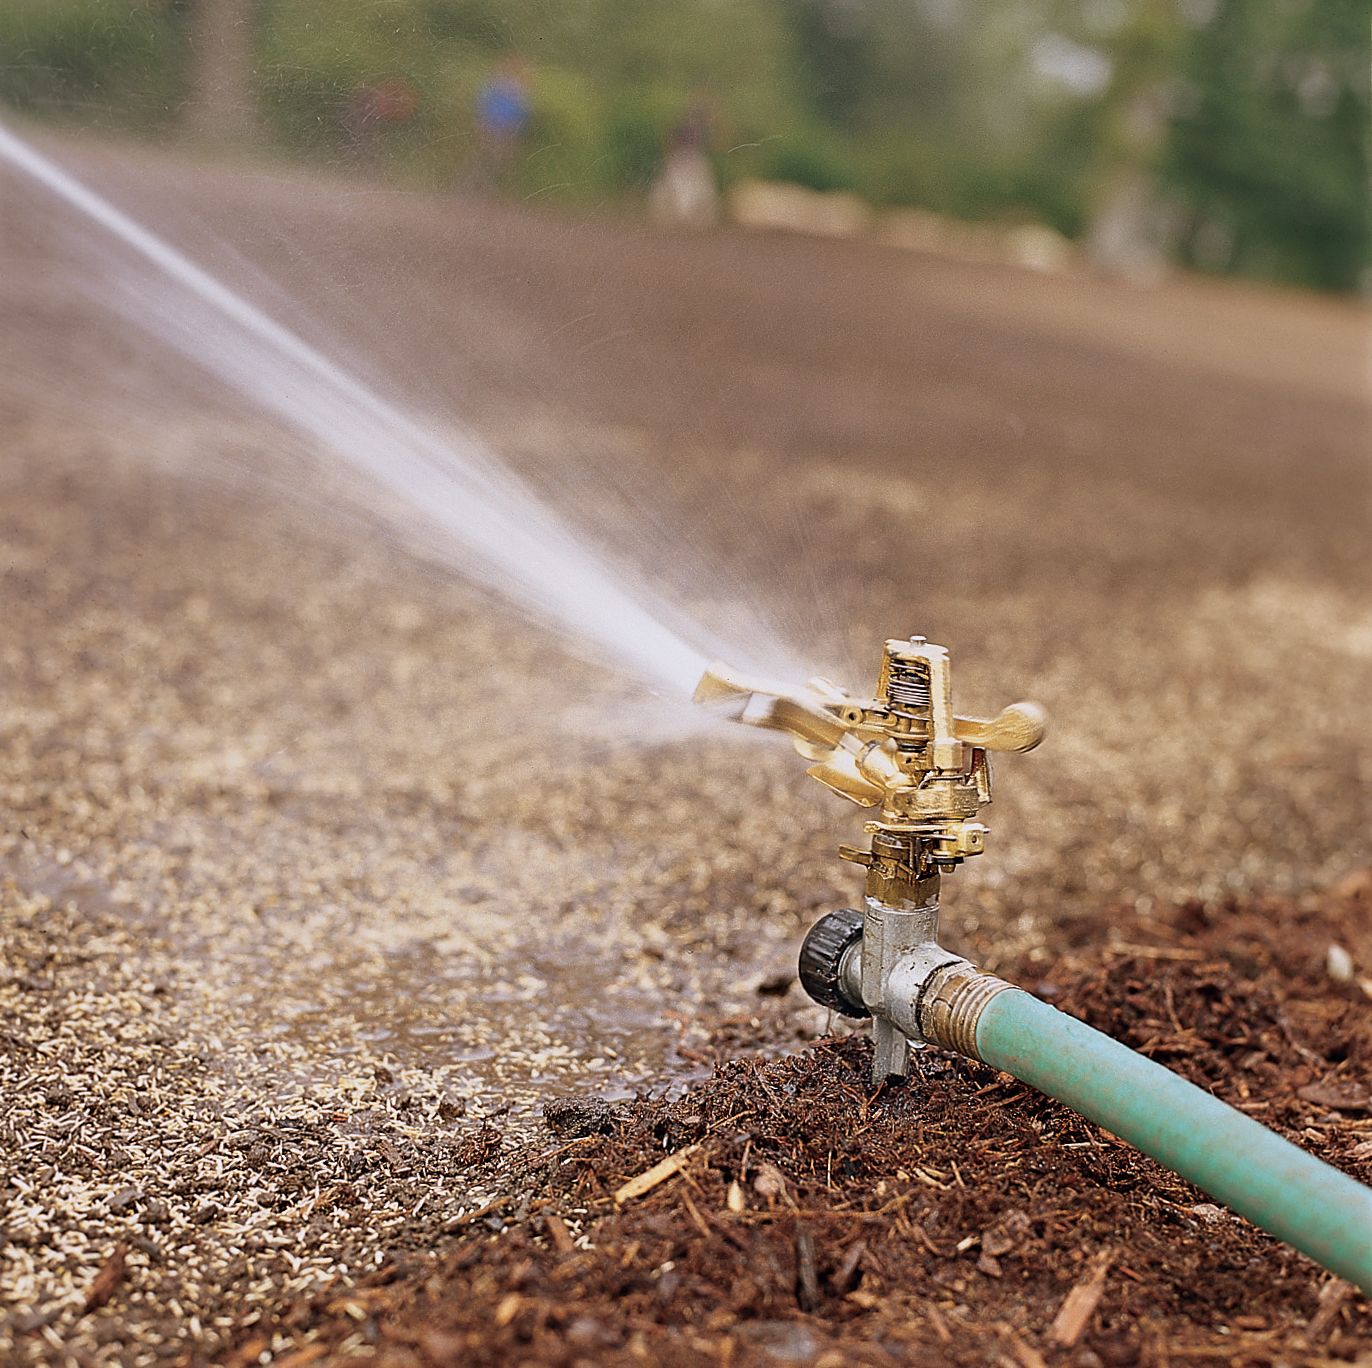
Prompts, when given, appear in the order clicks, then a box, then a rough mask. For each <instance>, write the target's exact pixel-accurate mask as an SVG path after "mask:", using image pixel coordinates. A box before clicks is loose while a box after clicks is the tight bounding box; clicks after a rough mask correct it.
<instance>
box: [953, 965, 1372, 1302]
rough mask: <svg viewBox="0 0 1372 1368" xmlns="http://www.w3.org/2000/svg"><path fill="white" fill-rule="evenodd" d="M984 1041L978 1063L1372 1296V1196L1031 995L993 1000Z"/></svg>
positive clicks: (982, 1027)
mask: <svg viewBox="0 0 1372 1368" xmlns="http://www.w3.org/2000/svg"><path fill="white" fill-rule="evenodd" d="M981 977H989V975H983V976H981ZM975 1034H976V1040H975V1044H976V1053H977V1055H978V1056H979V1057H980V1058H981V1059H983V1060H985V1061H986V1063H988V1064H990V1065H991V1066H992V1067H993V1068H996V1069H1001V1070H1003V1071H1004V1072H1005V1073H1008V1074H1013V1075H1014V1077H1016V1078H1018V1079H1019V1080H1020V1081H1021V1082H1024V1083H1028V1084H1030V1085H1031V1086H1032V1087H1035V1088H1037V1089H1038V1090H1039V1091H1040V1092H1042V1093H1047V1095H1048V1096H1049V1097H1055V1098H1057V1099H1058V1100H1059V1101H1060V1102H1065V1103H1066V1104H1067V1105H1068V1106H1069V1107H1071V1108H1073V1109H1074V1110H1075V1111H1078V1112H1080V1113H1081V1114H1082V1115H1083V1116H1085V1117H1087V1118H1088V1119H1089V1120H1091V1121H1094V1122H1096V1124H1097V1125H1100V1126H1104V1127H1105V1129H1106V1130H1108V1131H1109V1132H1110V1133H1111V1134H1112V1135H1118V1136H1119V1137H1120V1139H1122V1140H1127V1141H1128V1142H1129V1143H1130V1144H1131V1145H1134V1146H1136V1147H1137V1148H1139V1149H1141V1150H1142V1151H1143V1152H1144V1153H1145V1154H1149V1155H1152V1157H1153V1158H1154V1159H1156V1160H1158V1162H1159V1163H1162V1164H1165V1165H1166V1166H1167V1167H1168V1168H1170V1169H1171V1170H1172V1171H1173V1172H1174V1173H1179V1174H1180V1175H1181V1176H1182V1177H1183V1178H1185V1179H1187V1180H1188V1181H1189V1182H1192V1183H1194V1184H1195V1185H1196V1186H1197V1187H1198V1188H1201V1189H1202V1190H1203V1191H1205V1192H1208V1193H1209V1194H1210V1195H1211V1196H1212V1197H1214V1198H1215V1199H1216V1200H1218V1201H1221V1202H1223V1203H1224V1204H1225V1206H1227V1207H1230V1208H1231V1209H1232V1210H1234V1211H1237V1212H1238V1213H1239V1215H1240V1216H1246V1217H1247V1218H1248V1219H1249V1220H1250V1221H1252V1222H1253V1224H1254V1225H1256V1226H1260V1227H1261V1228H1262V1229H1263V1230H1265V1231H1267V1232H1268V1233H1269V1234H1271V1235H1275V1236H1276V1237H1277V1238H1278V1239H1279V1240H1285V1241H1286V1243H1287V1244H1289V1245H1291V1246H1292V1248H1294V1249H1299V1250H1300V1251H1301V1252H1302V1253H1303V1254H1308V1255H1309V1256H1310V1257H1311V1258H1312V1259H1314V1260H1315V1261H1316V1262H1317V1263H1320V1264H1323V1265H1324V1267H1325V1268H1327V1269H1329V1270H1330V1271H1331V1272H1333V1273H1337V1274H1338V1275H1339V1276H1340V1277H1342V1278H1347V1279H1348V1281H1349V1282H1351V1283H1353V1284H1355V1285H1356V1286H1358V1287H1360V1288H1361V1289H1362V1290H1363V1291H1364V1292H1366V1293H1368V1294H1369V1295H1372V1188H1367V1187H1364V1186H1363V1185H1362V1184H1361V1183H1359V1182H1356V1181H1355V1180H1354V1179H1352V1178H1350V1177H1349V1176H1348V1175H1347V1174H1345V1173H1340V1172H1339V1171H1338V1169H1335V1168H1331V1167H1330V1166H1329V1165H1328V1164H1326V1163H1324V1162H1322V1161H1321V1160H1319V1159H1316V1158H1315V1157H1314V1155H1312V1154H1307V1153H1306V1152H1305V1151H1304V1150H1302V1149H1299V1148H1297V1146H1295V1145H1293V1144H1291V1143H1290V1142H1289V1141H1287V1140H1283V1139H1282V1138H1281V1136H1279V1135H1277V1134H1275V1133H1274V1132H1273V1131H1270V1130H1268V1129H1267V1127H1266V1126H1263V1125H1259V1123H1258V1122H1256V1121H1254V1120H1253V1119H1252V1118H1251V1117H1248V1116H1245V1115H1244V1114H1243V1113H1242V1112H1239V1111H1235V1109H1234V1108H1233V1107H1231V1106H1229V1105H1228V1104H1227V1103H1224V1102H1221V1101H1220V1100H1219V1099H1218V1098H1216V1097H1212V1096H1211V1095H1210V1094H1209V1093H1208V1092H1205V1091H1204V1090H1203V1089H1201V1088H1198V1087H1196V1086H1195V1085H1194V1084H1192V1083H1188V1082H1187V1081H1186V1080H1185V1079H1184V1078H1179V1077H1178V1076H1177V1075H1176V1074H1174V1073H1173V1072H1172V1071H1171V1070H1170V1069H1165V1068H1163V1066H1162V1065H1161V1064H1155V1063H1153V1061H1152V1060H1151V1059H1145V1058H1144V1057H1143V1056H1142V1055H1141V1054H1138V1053H1137V1052H1136V1051H1134V1050H1131V1049H1129V1047H1128V1046H1126V1045H1121V1044H1120V1043H1119V1041H1117V1040H1112V1039H1111V1038H1110V1037H1109V1036H1107V1035H1103V1034H1101V1032H1100V1031H1097V1030H1095V1029H1093V1028H1092V1027H1090V1026H1087V1025H1086V1024H1085V1023H1084V1022H1081V1021H1078V1020H1077V1019H1076V1018H1075V1017H1070V1016H1068V1015H1066V1014H1065V1013H1064V1012H1060V1011H1058V1010H1057V1008H1055V1007H1050V1006H1048V1004H1047V1003H1045V1002H1040V1001H1039V1000H1038V998H1036V997H1034V996H1033V995H1032V994H1030V993H1026V992H1025V991H1023V990H1022V989H1019V988H1011V989H1009V990H1008V991H1005V992H1000V993H997V994H995V996H993V997H992V998H990V1000H989V1001H987V1002H986V1004H985V1005H984V1006H983V1007H982V1009H981V1012H980V1015H979V1017H978V1019H977V1021H976V1025H975Z"/></svg>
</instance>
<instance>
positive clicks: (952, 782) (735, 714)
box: [695, 636, 1045, 1080]
mask: <svg viewBox="0 0 1372 1368" xmlns="http://www.w3.org/2000/svg"><path fill="white" fill-rule="evenodd" d="M695 700H696V702H697V703H701V704H704V705H705V706H707V707H710V708H711V709H713V710H714V711H716V712H720V713H722V714H723V715H725V716H727V717H730V718H732V719H733V720H735V721H738V722H742V723H744V724H746V725H748V726H754V727H766V728H770V729H772V730H775V731H782V732H786V733H787V734H788V735H789V736H790V737H791V740H792V743H793V744H794V745H795V748H796V750H798V751H799V752H800V754H801V755H803V756H804V757H805V758H806V759H807V760H809V761H810V762H811V764H810V767H809V769H808V771H807V773H808V774H809V775H810V776H811V777H812V778H814V779H818V780H819V782H820V783H821V784H823V785H824V786H825V787H826V788H829V789H832V790H833V791H834V792H835V793H837V794H839V795H840V796H841V797H843V798H847V799H848V800H849V801H850V802H853V803H857V804H859V805H860V806H862V807H866V808H875V809H876V815H875V816H874V817H873V818H872V819H871V820H870V821H868V822H867V823H866V827H865V830H866V832H867V835H868V836H869V837H870V838H871V840H870V844H869V845H868V847H867V848H865V849H862V848H858V847H854V846H840V847H839V854H840V855H841V856H842V857H843V858H844V859H845V860H850V861H852V862H853V863H854V864H860V865H863V866H865V867H866V869H867V882H866V890H865V897H864V899H863V910H862V911H861V912H858V911H856V910H853V909H847V908H845V909H842V910H840V911H838V912H833V913H830V914H829V915H828V916H826V917H823V918H821V919H820V921H819V922H818V923H816V925H815V926H814V927H813V928H812V929H811V931H810V934H809V935H808V936H807V937H806V940H805V944H804V946H803V947H802V950H801V956H800V977H801V982H802V983H803V984H804V986H805V988H806V990H807V991H808V992H809V993H810V995H811V997H813V998H814V999H815V1000H816V1001H818V1002H820V1003H823V1004H824V1005H825V1006H828V1007H831V1008H834V1009H835V1010H837V1011H840V1012H843V1013H845V1014H846V1015H848V1016H856V1017H865V1016H871V1017H872V1018H873V1019H874V1034H875V1039H876V1060H875V1063H874V1076H875V1077H876V1078H877V1079H878V1080H879V1079H881V1078H884V1077H886V1076H887V1075H888V1074H903V1073H904V1072H905V1071H906V1068H907V1067H908V1062H909V1047H910V1044H911V1043H914V1044H916V1045H918V1044H920V1043H922V1037H921V1036H920V1032H919V1026H918V1021H919V1020H920V1018H919V1014H918V1009H917V1005H916V1004H915V1002H914V1000H913V999H912V1000H911V1001H910V1002H906V1001H904V998H905V997H908V996H909V994H908V992H907V991H906V988H907V987H908V985H909V983H911V982H914V983H917V984H919V985H922V984H924V983H925V982H927V981H928V980H929V977H930V975H932V974H933V973H934V972H935V970H937V969H940V968H942V969H945V970H946V969H947V968H948V966H950V965H952V964H954V963H958V964H962V963H964V961H960V960H958V958H957V957H956V956H953V955H950V954H949V953H948V952H947V951H945V950H943V949H942V948H941V947H940V946H939V945H938V941H937V936H938V912H939V884H940V877H941V875H942V874H943V873H945V872H947V871H950V870H952V869H955V868H956V867H957V866H958V865H959V864H960V863H961V862H962V861H963V860H965V859H967V858H969V857H970V856H973V855H980V854H981V853H982V851H983V850H984V849H985V848H986V835H987V829H986V827H985V826H983V825H982V823H981V822H980V821H979V820H978V817H979V814H980V811H981V809H982V808H983V807H984V806H985V805H986V804H987V803H989V802H990V801H991V764H990V759H989V752H991V751H1028V750H1032V749H1033V748H1034V747H1035V746H1037V745H1038V743H1039V742H1040V741H1041V740H1042V739H1043V734H1044V729H1045V717H1044V713H1043V710H1042V709H1041V708H1039V707H1038V706H1037V705H1036V704H1033V703H1013V704H1011V705H1010V706H1009V707H1008V708H1006V709H1005V710H1004V711H1003V712H1001V713H1000V715H999V716H997V717H994V718H991V719H983V718H977V717H959V716H958V715H957V714H955V713H954V712H953V689H952V677H951V668H950V664H949V660H948V652H947V650H946V649H945V648H944V647H942V646H934V645H931V644H930V643H929V642H927V641H926V640H925V639H924V638H923V637H918V636H916V637H910V638H908V639H906V640H899V639H893V640H890V641H888V642H887V643H886V646H885V649H884V652H883V655H882V662H881V673H880V675H879V676H878V678H877V687H876V693H875V695H874V696H873V697H871V698H859V697H855V696H854V695H851V694H849V693H846V692H845V691H844V690H842V689H840V688H838V687H837V686H836V685H834V684H831V683H830V682H829V681H828V680H825V679H812V680H810V681H809V683H807V684H806V685H804V686H803V687H799V688H790V687H786V686H780V687H778V686H776V685H772V684H768V683H765V682H763V681H760V680H755V679H749V678H746V677H744V676H742V675H740V674H737V673H736V672H735V671H733V670H731V669H730V668H729V667H728V666H725V665H712V666H711V667H710V668H709V669H708V670H706V672H705V674H704V675H703V676H702V678H701V680H700V683H699V685H698V686H697V687H696V692H695ZM893 985H895V986H894V987H893ZM920 991H921V992H922V988H921V989H920Z"/></svg>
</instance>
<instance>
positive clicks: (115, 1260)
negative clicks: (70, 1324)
mask: <svg viewBox="0 0 1372 1368" xmlns="http://www.w3.org/2000/svg"><path fill="white" fill-rule="evenodd" d="M128 1256H129V1247H128V1245H127V1244H126V1243H125V1242H124V1241H123V1240H120V1242H119V1243H118V1244H117V1245H115V1247H114V1253H113V1254H111V1255H110V1257H109V1258H108V1259H106V1260H105V1265H104V1267H103V1268H102V1269H101V1270H100V1272H99V1273H97V1274H96V1275H95V1281H94V1282H93V1283H91V1285H90V1290H89V1291H88V1292H87V1293H86V1301H85V1304H84V1305H83V1306H82V1308H81V1310H82V1313H83V1314H84V1313H87V1312H90V1311H96V1310H98V1309H99V1308H100V1307H102V1306H104V1304H105V1303H106V1302H107V1301H109V1299H110V1298H111V1297H112V1296H114V1289H115V1288H116V1287H118V1286H119V1284H120V1283H121V1282H123V1281H124V1265H125V1262H126V1261H127V1259H128Z"/></svg>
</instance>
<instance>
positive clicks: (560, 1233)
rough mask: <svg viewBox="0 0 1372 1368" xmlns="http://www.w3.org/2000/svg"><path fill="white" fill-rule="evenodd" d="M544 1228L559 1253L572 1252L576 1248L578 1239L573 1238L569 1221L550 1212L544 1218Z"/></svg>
mask: <svg viewBox="0 0 1372 1368" xmlns="http://www.w3.org/2000/svg"><path fill="white" fill-rule="evenodd" d="M543 1229H544V1230H546V1231H547V1232H548V1239H549V1241H550V1242H551V1243H552V1246H553V1248H554V1249H555V1250H557V1252H558V1253H559V1254H570V1253H571V1252H572V1250H574V1249H575V1248H576V1241H575V1240H573V1239H572V1235H571V1232H570V1231H569V1230H568V1229H567V1223H566V1222H565V1221H564V1220H563V1219H562V1217H561V1216H554V1215H552V1213H551V1212H550V1213H549V1214H548V1215H547V1216H545V1217H544V1218H543Z"/></svg>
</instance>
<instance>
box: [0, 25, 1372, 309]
mask: <svg viewBox="0 0 1372 1368" xmlns="http://www.w3.org/2000/svg"><path fill="white" fill-rule="evenodd" d="M212 5H214V6H223V5H228V6H233V7H234V8H235V9H236V10H237V11H239V12H240V13H241V14H243V15H244V16H246V17H247V20H248V21H249V22H250V24H251V30H252V33H251V41H252V44H253V57H254V66H255V70H256V89H255V90H253V91H251V92H249V93H248V94H249V96H250V98H251V99H252V101H253V103H254V105H255V107H256V110H257V126H258V128H259V130H260V134H261V137H262V138H263V139H265V140H266V141H268V142H270V143H271V144H272V145H274V146H275V147H277V148H280V149H283V150H286V151H288V152H291V153H294V154H298V155H302V156H309V157H311V158H315V159H321V158H323V159H333V158H342V157H346V156H356V157H366V158H367V159H369V160H371V161H373V162H375V163H377V164H378V165H384V166H386V167H387V168H389V169H392V170H393V171H394V172H395V173H396V174H399V175H403V176H405V177H407V178H410V179H413V180H418V181H421V182H424V183H428V184H433V185H444V184H450V183H453V182H455V181H457V180H459V179H460V178H461V177H462V176H463V175H464V172H465V168H467V167H469V166H470V165H471V163H472V161H473V158H474V153H475V146H476V134H475V127H474V115H473V106H474V101H475V98H476V95H477V92H478V90H479V89H480V87H481V85H482V83H483V82H484V81H485V80H486V79H487V78H488V76H489V75H490V73H491V71H492V70H493V69H494V67H495V66H496V64H497V63H499V62H501V61H502V60H504V59H506V58H507V57H509V56H517V57H519V58H521V59H523V60H524V61H525V62H526V63H527V71H528V76H529V80H530V84H531V88H532V93H533V118H532V124H531V127H530V129H529V132H528V136H527V137H526V138H525V140H524V144H523V147H522V148H521V152H520V155H519V156H518V157H517V158H516V159H515V160H514V162H513V163H512V165H511V167H510V168H509V172H508V175H509V179H510V182H511V184H510V188H511V189H512V190H515V191H517V192H519V193H522V194H525V195H538V196H540V197H542V196H549V197H559V198H579V199H584V200H592V201H598V202H603V201H606V200H610V199H616V198H620V197H624V196H632V195H634V194H637V193H641V192H642V191H643V190H644V189H645V188H646V186H647V185H648V183H649V182H650V180H651V178H652V176H653V174H654V173H655V170H656V168H657V166H658V165H659V163H660V160H661V155H662V148H663V144H664V140H665V138H666V136H667V134H668V132H669V130H670V129H671V127H672V125H673V123H674V121H675V120H676V119H677V118H679V117H680V115H681V112H682V110H683V109H684V108H685V106H686V105H687V103H688V102H689V101H691V100H702V99H703V100H705V101H706V102H707V103H708V105H709V107H710V108H711V110H712V111H713V114H714V119H715V159H716V164H717V169H718V172H719V175H720V178H721V180H722V181H723V182H724V183H725V184H726V185H727V184H728V183H729V182H731V181H734V180H737V179H740V178H743V177H749V176H762V177H766V178H770V179H779V180H788V181H795V182H799V183H801V184H804V185H808V186H811V187H813V188H816V189H821V190H832V189H846V190H853V191H855V192H857V193H859V194H861V195H863V196H865V197H867V198H869V199H871V200H872V201H873V202H875V203H878V204H893V205H920V206H925V207H928V208H931V209H934V210H937V211H940V212H943V213H947V214H951V215H955V216H959V217H966V218H978V219H982V218H991V219H1002V220H1006V221H1019V220H1037V221H1041V222H1045V223H1048V224H1050V225H1052V226H1053V227H1056V228H1058V229H1059V230H1061V231H1062V232H1064V233H1066V234H1068V235H1069V236H1072V237H1082V236H1086V237H1090V236H1092V235H1093V234H1097V233H1099V232H1101V231H1102V227H1101V225H1102V224H1109V223H1111V221H1112V215H1113V217H1114V219H1115V220H1118V217H1119V214H1120V213H1121V212H1123V211H1122V210H1121V209H1120V207H1119V206H1121V205H1124V204H1127V203H1129V202H1130V201H1129V195H1128V192H1129V190H1130V188H1131V187H1134V188H1137V187H1138V186H1144V187H1146V189H1147V197H1148V201H1149V205H1150V212H1151V216H1152V218H1151V227H1152V228H1153V229H1154V230H1155V231H1156V230H1158V226H1159V225H1161V233H1160V237H1161V239H1162V240H1163V241H1165V243H1166V245H1167V248H1168V250H1169V251H1170V252H1171V253H1172V254H1173V255H1174V256H1176V257H1178V258H1180V259H1181V260H1183V261H1184V262H1186V263H1188V264H1190V265H1192V266H1193V267H1196V268H1199V269H1204V270H1214V271H1224V272H1237V273H1243V274H1248V275H1253V276H1259V277H1266V278H1270V279H1276V280H1284V281H1291V282H1297V283H1302V284H1308V285H1314V286H1318V287H1321V288H1329V289H1350V288H1355V287H1357V286H1358V285H1359V284H1360V283H1361V284H1363V285H1366V283H1367V280H1366V273H1367V270H1368V261H1369V236H1370V225H1369V204H1368V155H1367V134H1368V121H1369V110H1368V95H1367V82H1368V69H1369V46H1370V44H1369V19H1368V10H1367V5H1366V0H1273V2H1272V3H1265V0H986V2H985V3H980V4H975V5H974V4H971V3H963V0H670V2H669V0H575V2H574V3H567V0H3V3H0V100H4V101H6V102H8V103H10V104H11V105H15V106H18V107H20V108H22V109H24V110H25V111H28V112H31V113H38V114H47V115H50V116H55V117H66V118H73V117H74V118H78V119H81V120H83V121H85V122H88V123H91V124H101V125H112V126H116V127H131V128H136V129H140V130H151V129H157V128H167V129H170V128H173V127H176V126H177V125H178V124H179V123H180V121H181V119H182V115H183V113H184V111H185V109H186V108H187V106H188V105H191V104H193V103H194V101H195V100H196V99H197V97H198V94H197V90H196V88H195V86H196V80H197V76H196V71H197V65H199V66H200V67H201V68H203V63H201V64H197V63H195V62H193V61H191V60H190V56H191V50H192V47H193V44H194V43H195V40H196V34H197V20H198V18H199V17H200V16H201V15H202V14H203V12H204V7H206V6H212ZM397 79H398V80H399V81H400V82H401V83H403V88H404V89H405V90H407V91H409V92H411V93H412V96H413V100H414V108H413V112H412V114H410V115H409V116H408V117H406V118H403V119H395V120H391V121H385V120H383V121H381V122H380V123H377V124H375V125H373V126H369V127H368V128H367V130H366V136H365V138H364V137H361V136H359V132H358V120H357V118H356V117H355V111H356V108H357V102H358V100H359V99H360V98H362V97H363V96H364V95H365V93H366V92H367V91H370V90H374V89H376V88H378V87H380V86H383V85H384V84H385V83H387V82H392V83H394V82H396V81H397ZM1136 198H1137V196H1136ZM1115 227H1116V229H1118V223H1117V222H1115Z"/></svg>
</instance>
